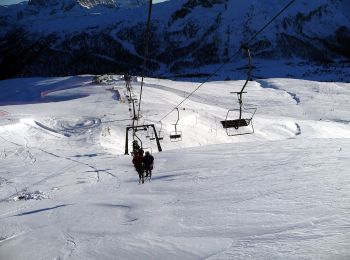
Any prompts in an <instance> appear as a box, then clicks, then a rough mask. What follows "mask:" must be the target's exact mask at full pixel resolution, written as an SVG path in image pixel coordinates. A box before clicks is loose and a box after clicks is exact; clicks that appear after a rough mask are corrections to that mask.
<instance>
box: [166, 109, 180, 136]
mask: <svg viewBox="0 0 350 260" xmlns="http://www.w3.org/2000/svg"><path fill="white" fill-rule="evenodd" d="M176 110H177V120H176V123H175V124H173V125H174V127H175V131H172V132H170V136H169V137H170V141H171V142H179V141H182V131H179V130H177V124H178V122H179V120H180V112H179V108H176Z"/></svg>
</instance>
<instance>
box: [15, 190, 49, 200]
mask: <svg viewBox="0 0 350 260" xmlns="http://www.w3.org/2000/svg"><path fill="white" fill-rule="evenodd" d="M48 198H49V196H48V195H47V194H46V193H45V192H43V191H40V190H37V191H33V192H29V191H23V192H20V193H19V194H17V195H16V196H15V197H13V200H14V201H19V200H44V199H48Z"/></svg>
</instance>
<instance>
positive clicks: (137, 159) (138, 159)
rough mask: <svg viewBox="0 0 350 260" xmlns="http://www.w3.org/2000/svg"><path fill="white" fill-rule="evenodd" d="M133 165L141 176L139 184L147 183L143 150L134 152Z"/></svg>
mask: <svg viewBox="0 0 350 260" xmlns="http://www.w3.org/2000/svg"><path fill="white" fill-rule="evenodd" d="M132 163H133V164H134V167H135V170H136V171H137V173H138V174H139V183H144V182H145V177H144V170H145V169H144V165H143V150H142V149H140V150H138V151H135V152H134V158H133V159H132Z"/></svg>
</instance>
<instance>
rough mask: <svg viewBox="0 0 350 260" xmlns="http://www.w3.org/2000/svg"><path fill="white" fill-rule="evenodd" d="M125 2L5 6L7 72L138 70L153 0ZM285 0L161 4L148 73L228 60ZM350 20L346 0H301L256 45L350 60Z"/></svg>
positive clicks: (270, 52) (320, 59) (301, 56)
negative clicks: (17, 61) (149, 4)
mask: <svg viewBox="0 0 350 260" xmlns="http://www.w3.org/2000/svg"><path fill="white" fill-rule="evenodd" d="M58 2H59V4H58ZM78 2H79V4H77V3H78ZM48 3H50V5H48ZM120 3H121V2H120V1H114V0H110V1H109V0H108V1H106V0H103V1H82V0H81V1H74V0H66V1H64V2H61V1H57V0H51V1H50V2H47V1H41V0H34V1H33V0H32V1H30V2H29V3H28V5H26V4H23V3H22V4H18V5H13V6H7V7H1V8H2V9H1V16H0V29H1V31H0V32H1V33H0V38H1V39H0V41H1V42H2V43H4V44H2V45H0V54H1V56H3V57H4V58H2V59H1V60H0V68H3V71H4V74H6V75H7V77H11V76H14V75H71V74H82V73H106V72H115V71H119V72H123V71H126V70H128V71H130V72H133V73H135V74H138V72H140V70H141V68H140V64H142V62H141V60H142V57H143V51H144V43H143V39H144V38H143V36H144V31H145V21H146V15H147V5H142V4H144V3H145V1H133V2H132V3H133V4H134V5H137V6H138V5H140V7H137V8H132V9H128V10H127V9H124V8H108V7H111V6H113V7H115V6H117V5H118V4H120ZM124 3H127V5H130V4H131V2H130V1H124ZM285 4H286V2H279V3H275V1H257V0H247V1H234V0H196V1H186V0H172V1H168V2H164V3H160V4H157V5H155V6H154V8H153V15H152V35H151V42H150V56H151V58H150V59H149V62H148V72H147V73H148V74H149V75H174V74H183V73H196V72H197V73H198V71H199V70H200V69H201V68H205V67H206V66H208V65H214V64H218V63H221V62H225V61H227V60H228V59H229V57H231V56H232V54H233V53H234V52H235V51H236V50H237V49H238V48H239V46H240V44H241V43H242V42H246V41H247V40H248V39H249V38H250V37H251V36H252V35H253V34H254V33H255V32H256V31H257V30H258V29H260V28H261V27H262V26H263V25H264V24H266V23H267V22H268V21H269V20H270V19H271V18H272V17H273V16H274V15H275V14H276V13H277V12H278V11H279V10H280V9H281V8H282V7H283V6H284V5H285ZM37 5H39V6H40V8H37V7H35V6H37ZM43 6H44V7H45V8H44V7H43ZM87 7H88V8H87ZM43 21H45V22H43ZM349 28H350V8H349V6H348V4H347V1H346V0H321V1H316V0H310V1H296V2H295V3H294V4H293V5H292V6H291V7H290V8H289V9H288V10H286V12H285V13H283V15H281V16H280V17H279V18H278V19H277V20H275V21H274V22H273V24H271V25H270V26H269V27H268V28H267V29H266V30H265V31H264V32H263V33H262V34H260V35H259V36H258V37H257V39H256V40H254V42H252V43H251V44H250V48H251V51H252V53H253V56H254V58H257V59H262V60H276V59H278V60H281V59H283V60H286V59H288V60H299V61H302V62H314V63H318V64H329V63H332V62H338V61H342V62H344V61H345V62H347V61H348V60H349V58H350V52H349V48H348V46H349V45H350V30H349ZM31 46H36V47H37V48H36V49H34V50H33V48H31ZM18 50H20V51H18ZM18 55H21V57H22V58H21V59H22V61H23V60H24V61H23V62H24V63H25V64H26V66H23V64H13V66H10V67H12V68H9V66H8V60H14V59H18V57H17V56H18ZM241 58H243V56H241V57H239V58H238V59H241ZM236 61H237V60H236V59H235V60H233V61H232V62H236ZM53 64H55V65H53ZM5 77H6V76H5ZM5 77H2V78H5Z"/></svg>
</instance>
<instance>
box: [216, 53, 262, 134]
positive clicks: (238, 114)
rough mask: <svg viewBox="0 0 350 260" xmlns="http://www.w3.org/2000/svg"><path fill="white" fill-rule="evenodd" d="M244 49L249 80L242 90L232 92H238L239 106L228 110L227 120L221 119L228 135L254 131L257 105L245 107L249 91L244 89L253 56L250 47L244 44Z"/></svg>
mask: <svg viewBox="0 0 350 260" xmlns="http://www.w3.org/2000/svg"><path fill="white" fill-rule="evenodd" d="M242 49H243V50H245V51H246V52H247V56H248V60H249V63H248V72H247V80H246V81H245V83H244V85H243V87H242V89H241V91H238V92H230V93H231V94H237V98H238V104H239V108H236V109H229V110H228V111H227V114H226V118H225V120H223V121H220V122H221V124H222V126H223V128H224V129H225V130H226V134H227V135H228V136H236V135H246V134H253V133H254V126H253V117H254V115H255V112H256V110H257V108H256V107H249V108H248V107H244V105H243V94H246V93H247V92H245V91H244V89H245V87H246V86H247V84H248V82H249V80H250V78H251V71H252V58H251V55H250V51H249V49H248V47H246V46H242Z"/></svg>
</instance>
